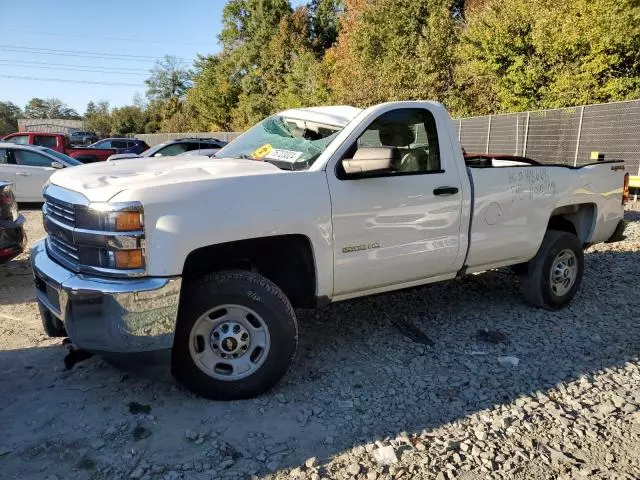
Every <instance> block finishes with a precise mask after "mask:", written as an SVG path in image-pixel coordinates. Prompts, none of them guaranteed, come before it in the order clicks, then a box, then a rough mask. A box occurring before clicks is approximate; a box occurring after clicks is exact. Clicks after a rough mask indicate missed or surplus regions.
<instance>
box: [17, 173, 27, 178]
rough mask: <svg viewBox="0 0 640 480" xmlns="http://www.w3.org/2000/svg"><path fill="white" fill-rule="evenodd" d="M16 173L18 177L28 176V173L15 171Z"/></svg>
mask: <svg viewBox="0 0 640 480" xmlns="http://www.w3.org/2000/svg"><path fill="white" fill-rule="evenodd" d="M16 175H18V176H20V177H28V176H29V174H28V173H24V172H16Z"/></svg>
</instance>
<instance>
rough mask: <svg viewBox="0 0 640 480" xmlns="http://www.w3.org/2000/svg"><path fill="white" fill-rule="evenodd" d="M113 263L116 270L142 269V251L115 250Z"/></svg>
mask: <svg viewBox="0 0 640 480" xmlns="http://www.w3.org/2000/svg"><path fill="white" fill-rule="evenodd" d="M115 263H116V268H143V267H144V256H143V255H142V250H140V249H137V250H116V252H115Z"/></svg>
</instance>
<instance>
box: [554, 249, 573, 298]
mask: <svg viewBox="0 0 640 480" xmlns="http://www.w3.org/2000/svg"><path fill="white" fill-rule="evenodd" d="M577 273H578V260H577V258H576V256H575V254H574V253H573V252H572V251H571V250H563V251H561V252H560V253H558V255H556V258H555V259H554V260H553V264H552V267H551V274H550V275H549V283H550V286H551V291H552V292H553V293H554V294H555V295H557V296H559V297H561V296H563V295H565V294H566V293H567V292H568V291H569V290H571V287H573V284H574V283H575V281H576V277H577Z"/></svg>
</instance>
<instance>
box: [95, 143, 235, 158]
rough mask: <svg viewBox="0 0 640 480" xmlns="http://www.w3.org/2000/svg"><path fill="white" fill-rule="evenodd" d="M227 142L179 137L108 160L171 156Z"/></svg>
mask: <svg viewBox="0 0 640 480" xmlns="http://www.w3.org/2000/svg"><path fill="white" fill-rule="evenodd" d="M226 144H227V142H224V141H222V140H218V139H217V138H179V139H176V140H171V141H169V142H164V143H159V144H158V145H154V146H153V147H151V148H150V149H149V150H147V151H145V152H144V153H142V154H141V155H131V154H117V155H112V156H110V157H109V158H108V159H107V160H123V159H125V158H147V157H170V156H174V155H180V154H181V153H184V152H193V151H195V150H209V149H218V150H219V149H221V148H222V147H224V146H225V145H226Z"/></svg>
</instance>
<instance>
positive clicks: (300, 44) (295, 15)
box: [263, 7, 329, 111]
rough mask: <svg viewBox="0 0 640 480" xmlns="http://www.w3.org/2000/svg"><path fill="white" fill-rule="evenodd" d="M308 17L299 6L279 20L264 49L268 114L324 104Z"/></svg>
mask: <svg viewBox="0 0 640 480" xmlns="http://www.w3.org/2000/svg"><path fill="white" fill-rule="evenodd" d="M312 23H313V20H312V17H311V16H310V14H309V10H308V9H307V8H306V7H299V8H297V9H296V10H295V11H293V12H292V13H290V14H287V15H285V16H284V17H282V19H281V20H280V24H279V25H278V30H277V32H276V33H275V34H274V35H273V37H272V38H271V40H270V41H269V43H268V44H267V46H266V48H265V56H266V58H268V59H269V62H268V63H266V64H265V66H264V68H263V72H264V73H263V78H264V82H265V94H266V96H267V98H269V99H271V106H270V107H269V106H267V108H270V110H271V111H277V110H283V109H286V108H291V107H300V106H312V105H318V104H321V103H326V102H327V101H328V100H329V91H328V85H327V81H326V75H325V74H324V73H323V72H322V70H321V65H320V62H319V60H318V59H317V58H316V55H315V53H314V41H315V40H314V39H313V38H312V28H313V27H312Z"/></svg>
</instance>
